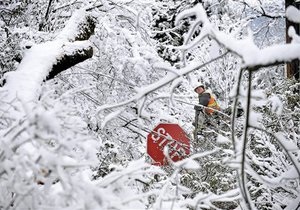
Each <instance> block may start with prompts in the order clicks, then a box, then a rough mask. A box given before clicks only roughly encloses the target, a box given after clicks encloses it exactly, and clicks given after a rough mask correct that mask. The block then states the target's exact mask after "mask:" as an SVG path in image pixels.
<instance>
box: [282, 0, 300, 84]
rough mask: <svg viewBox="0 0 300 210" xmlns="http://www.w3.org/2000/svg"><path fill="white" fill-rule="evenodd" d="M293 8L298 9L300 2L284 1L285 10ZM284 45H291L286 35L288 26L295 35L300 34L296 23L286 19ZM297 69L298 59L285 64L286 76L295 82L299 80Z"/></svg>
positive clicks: (289, 38)
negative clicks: (292, 29) (294, 31)
mask: <svg viewBox="0 0 300 210" xmlns="http://www.w3.org/2000/svg"><path fill="white" fill-rule="evenodd" d="M291 5H292V6H294V7H296V8H298V9H299V8H300V2H295V0H286V1H285V8H287V7H288V6H291ZM285 23H286V36H285V37H286V43H291V41H292V39H291V37H289V35H288V29H289V27H290V26H293V27H294V28H295V30H296V33H297V34H298V35H299V32H300V30H299V29H300V28H299V24H298V23H293V22H291V21H289V20H288V19H287V18H286V21H285ZM299 67H300V64H299V59H295V60H292V61H291V62H289V63H287V64H286V75H287V77H288V78H295V79H297V80H299Z"/></svg>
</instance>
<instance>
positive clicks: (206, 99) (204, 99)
mask: <svg viewBox="0 0 300 210" xmlns="http://www.w3.org/2000/svg"><path fill="white" fill-rule="evenodd" d="M209 99H210V94H209V93H203V94H201V95H200V96H199V104H201V105H203V106H207V105H208V102H209Z"/></svg>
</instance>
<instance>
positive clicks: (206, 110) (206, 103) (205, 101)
mask: <svg viewBox="0 0 300 210" xmlns="http://www.w3.org/2000/svg"><path fill="white" fill-rule="evenodd" d="M194 91H195V92H196V93H197V94H198V98H199V104H200V105H201V106H199V105H195V107H194V109H195V110H196V115H195V122H194V126H195V127H196V129H201V127H202V126H204V124H213V123H211V122H210V121H211V120H213V119H217V115H216V114H215V113H217V110H218V111H219V110H220V106H219V105H218V103H217V101H216V99H215V98H214V96H213V95H212V93H210V92H209V91H207V90H206V89H205V86H204V85H203V84H199V85H198V86H197V87H195V89H194ZM214 116H215V117H214ZM209 118H212V119H209ZM195 123H196V124H195Z"/></svg>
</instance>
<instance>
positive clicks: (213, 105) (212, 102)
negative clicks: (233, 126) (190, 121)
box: [205, 94, 220, 115]
mask: <svg viewBox="0 0 300 210" xmlns="http://www.w3.org/2000/svg"><path fill="white" fill-rule="evenodd" d="M207 107H209V108H212V109H208V108H205V112H206V114H208V115H212V114H213V113H214V109H216V110H220V106H219V105H218V103H217V101H216V99H215V98H214V97H213V96H212V95H211V94H210V99H209V101H208V104H207Z"/></svg>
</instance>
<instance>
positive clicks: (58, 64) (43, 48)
mask: <svg viewBox="0 0 300 210" xmlns="http://www.w3.org/2000/svg"><path fill="white" fill-rule="evenodd" d="M94 28H95V20H94V19H93V17H92V16H90V15H89V14H88V13H87V12H85V11H83V10H79V11H78V12H76V13H74V15H73V16H72V17H71V19H70V20H69V22H68V23H67V25H66V26H65V28H64V29H63V30H62V32H61V33H60V34H59V35H58V36H57V37H56V39H55V40H53V41H50V42H45V43H42V44H38V45H34V46H32V47H31V48H30V49H29V50H28V51H27V52H26V53H25V56H24V58H23V60H22V61H21V63H20V65H19V67H18V68H17V70H16V71H14V72H8V73H7V74H5V76H4V79H5V83H4V86H3V88H2V90H3V92H6V93H5V94H6V96H5V98H6V99H7V101H11V100H13V99H14V98H16V97H17V98H19V99H22V100H23V101H25V102H28V101H35V100H36V99H37V97H38V95H39V89H40V85H41V83H42V82H43V81H44V80H46V79H51V78H53V77H54V76H56V75H57V74H59V73H60V72H62V71H64V70H66V69H68V68H70V67H71V66H73V65H76V64H78V63H80V62H82V61H84V60H86V59H88V58H91V57H92V56H93V48H92V46H91V44H90V43H89V42H88V41H87V39H89V37H90V36H91V35H92V34H93V32H94ZM83 40H85V41H83Z"/></svg>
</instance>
